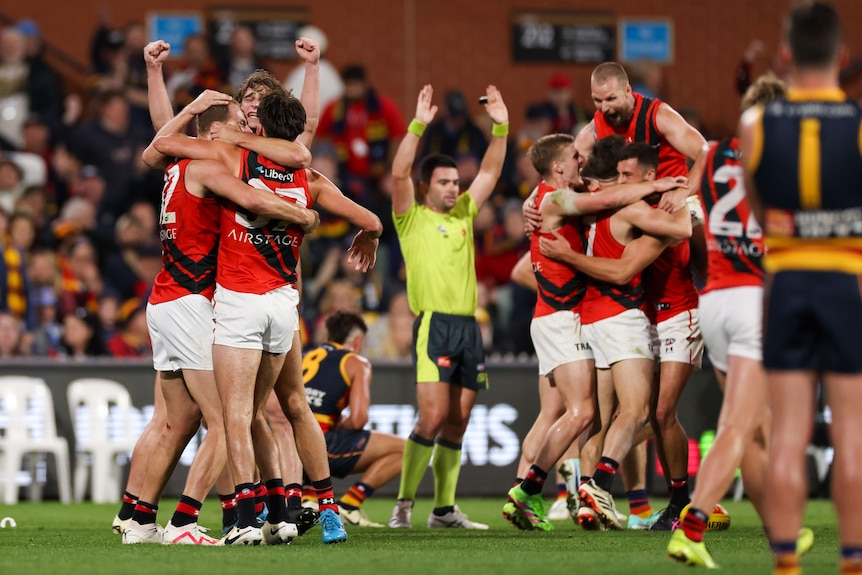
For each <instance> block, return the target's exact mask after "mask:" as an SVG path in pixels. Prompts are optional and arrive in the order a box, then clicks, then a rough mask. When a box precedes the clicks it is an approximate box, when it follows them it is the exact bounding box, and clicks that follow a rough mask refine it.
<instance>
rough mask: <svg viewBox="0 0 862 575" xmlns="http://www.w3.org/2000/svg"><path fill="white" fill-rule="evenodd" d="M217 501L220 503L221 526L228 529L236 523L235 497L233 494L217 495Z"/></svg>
mask: <svg viewBox="0 0 862 575" xmlns="http://www.w3.org/2000/svg"><path fill="white" fill-rule="evenodd" d="M218 499H219V503H221V526H222V528H225V527H230V526H231V525H233V524H234V523H236V521H237V511H236V497H234V496H233V493H231V494H229V495H223V494H221V493H219V496H218Z"/></svg>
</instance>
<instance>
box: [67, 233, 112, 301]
mask: <svg viewBox="0 0 862 575" xmlns="http://www.w3.org/2000/svg"><path fill="white" fill-rule="evenodd" d="M62 249H63V252H62V255H61V259H60V273H61V278H62V283H61V287H60V293H59V300H60V313H61V315H64V316H65V315H66V314H69V313H72V312H74V311H75V309H77V308H84V309H86V310H87V311H88V312H89V313H91V314H95V313H96V312H97V311H98V309H99V295H100V294H101V293H102V290H103V289H104V283H103V282H102V275H101V273H100V272H99V266H98V261H97V258H96V249H95V248H94V247H93V244H92V242H91V241H90V240H89V239H88V238H87V237H86V236H83V235H81V236H77V237H76V238H75V239H74V240H71V241H70V242H68V243H67V244H65V245H64V246H63V248H62Z"/></svg>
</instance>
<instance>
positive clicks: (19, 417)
mask: <svg viewBox="0 0 862 575" xmlns="http://www.w3.org/2000/svg"><path fill="white" fill-rule="evenodd" d="M30 454H52V455H53V456H54V461H55V464H56V467H57V484H58V491H59V494H60V500H61V501H62V502H63V503H69V502H70V501H71V500H72V497H71V485H70V481H69V444H68V442H67V441H66V439H65V438H64V437H60V436H59V435H57V422H56V421H55V419H54V399H53V397H52V396H51V390H50V389H49V388H48V386H47V385H46V384H45V382H44V380H42V379H39V378H35V377H26V376H15V375H12V376H4V377H0V470H2V483H3V502H4V503H5V504H7V505H13V504H15V503H17V502H18V487H19V484H18V475H19V472H20V471H21V468H22V466H23V465H24V460H25V457H26V456H27V455H30ZM29 481H30V483H31V485H32V484H35V483H36V481H37V477H36V476H35V474H31V476H30V479H29Z"/></svg>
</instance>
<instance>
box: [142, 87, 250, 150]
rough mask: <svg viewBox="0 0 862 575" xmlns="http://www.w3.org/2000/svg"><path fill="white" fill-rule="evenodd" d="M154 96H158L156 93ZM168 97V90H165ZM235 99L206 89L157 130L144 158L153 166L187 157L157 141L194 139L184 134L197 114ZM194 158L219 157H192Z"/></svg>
mask: <svg viewBox="0 0 862 575" xmlns="http://www.w3.org/2000/svg"><path fill="white" fill-rule="evenodd" d="M154 97H156V98H157V97H158V95H157V94H154ZM165 97H167V92H165ZM232 100H233V99H232V98H231V97H230V96H228V95H227V94H222V93H221V92H217V91H215V90H204V91H203V92H202V93H201V94H200V95H199V96H198V97H197V98H195V99H194V101H192V102H191V103H190V104H189V105H188V106H186V107H185V108H183V109H182V110H180V113H179V114H177V115H176V116H174V117H173V118H171V119H170V120H169V121H168V122H167V123H165V125H163V126H162V127H161V129H160V130H159V131H158V132H156V136H155V137H154V138H153V141H152V142H150V145H149V146H147V148H146V149H145V150H144V153H143V159H144V162H146V163H147V165H149V166H152V167H164V165H165V162H166V161H168V160H170V158H174V157H186V156H182V155H179V154H171V153H169V152H165V151H163V150H162V149H160V148H159V146H158V145H157V142H158V141H159V140H160V139H163V138H167V137H180V136H181V137H183V138H185V139H187V140H194V139H195V138H190V137H188V136H185V135H183V132H184V131H185V129H186V126H188V124H189V122H191V121H192V120H193V119H194V117H195V116H197V115H198V114H200V113H201V112H203V111H204V110H206V109H208V108H209V107H210V106H218V105H224V104H228V103H230V102H231V101H232ZM192 159H217V158H192Z"/></svg>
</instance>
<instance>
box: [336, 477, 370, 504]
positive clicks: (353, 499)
mask: <svg viewBox="0 0 862 575" xmlns="http://www.w3.org/2000/svg"><path fill="white" fill-rule="evenodd" d="M372 495H374V488H373V487H371V486H370V485H368V484H366V483H362V482H361V481H357V482H356V483H354V484H353V485H351V486H350V489H348V490H347V493H345V494H344V495H342V496H341V499H339V500H338V505H340V506H341V507H343V508H344V509H347V510H348V511H351V510H353V509H359V508H360V507H362V504H363V503H364V502H365V500H366V499H368V498H369V497H371V496H372Z"/></svg>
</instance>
